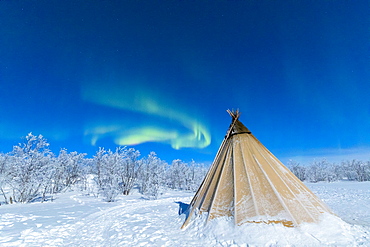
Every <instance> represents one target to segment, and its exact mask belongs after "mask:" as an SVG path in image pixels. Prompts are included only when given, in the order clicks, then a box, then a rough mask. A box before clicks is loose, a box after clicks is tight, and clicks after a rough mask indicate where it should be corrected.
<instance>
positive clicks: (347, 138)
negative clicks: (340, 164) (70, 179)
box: [0, 0, 370, 162]
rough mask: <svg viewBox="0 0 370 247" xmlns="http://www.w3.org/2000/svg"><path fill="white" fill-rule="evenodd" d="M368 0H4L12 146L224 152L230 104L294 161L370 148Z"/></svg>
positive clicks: (4, 104)
mask: <svg viewBox="0 0 370 247" xmlns="http://www.w3.org/2000/svg"><path fill="white" fill-rule="evenodd" d="M369 9H370V7H369V2H368V1H356V2H355V3H354V2H349V1H284V2H278V1H192V0H182V1H118V0H117V1H89V2H88V3H87V2H86V1H82V0H73V1H72V0H70V1H68V0H67V1H42V0H41V1H8V0H4V1H0V23H1V25H0V115H1V119H0V151H2V152H9V151H10V150H11V149H12V146H13V145H15V144H17V143H18V142H20V141H22V139H21V137H22V136H26V135H27V133H29V132H32V133H33V134H42V135H43V136H45V138H47V139H48V141H49V143H50V144H51V149H52V150H53V151H54V152H58V151H59V149H60V148H67V149H68V150H69V151H78V152H85V153H88V154H89V156H92V155H93V154H94V153H95V152H96V151H97V150H98V147H105V148H110V149H114V148H115V147H116V146H118V145H123V146H126V145H127V146H130V147H131V146H132V147H134V148H136V149H138V150H140V151H141V153H142V154H143V155H147V154H148V152H149V151H155V152H156V153H157V154H158V156H159V157H160V158H162V159H165V160H168V161H171V160H172V159H176V158H179V159H182V160H185V161H189V160H191V159H194V160H196V161H201V162H203V161H204V162H207V161H212V159H213V157H214V155H215V153H216V152H217V149H218V147H219V145H220V143H221V141H222V139H223V137H224V135H225V132H226V130H227V128H228V126H229V123H230V117H229V116H228V114H227V113H226V109H232V108H234V109H236V108H239V109H240V111H241V112H242V116H241V120H242V122H243V123H244V124H245V125H246V126H247V127H248V128H249V129H250V130H251V131H252V132H253V133H254V135H255V136H256V137H257V138H258V139H259V140H260V141H261V142H262V143H263V144H264V145H265V146H266V147H267V148H268V149H270V150H271V151H272V152H273V153H274V154H275V155H277V156H278V157H279V158H281V159H282V160H283V161H286V160H287V159H289V158H291V157H294V158H295V159H297V160H302V161H303V160H305V161H306V160H308V159H312V158H313V157H326V156H327V157H343V156H344V157H348V159H351V158H364V157H365V158H364V159H366V157H368V158H367V159H369V158H370V155H368V154H369V153H370V124H369V123H370V97H369V94H370V83H369V82H370V70H369V67H370V59H369V57H370V56H369V55H370V54H369V40H370V39H369V38H370V33H369V32H370V31H369V28H368V24H369V23H370V19H369V18H370V17H369V16H370V15H369Z"/></svg>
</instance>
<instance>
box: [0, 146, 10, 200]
mask: <svg viewBox="0 0 370 247" xmlns="http://www.w3.org/2000/svg"><path fill="white" fill-rule="evenodd" d="M8 158H9V156H8V155H5V154H2V153H0V193H1V194H2V195H3V197H4V201H5V203H6V204H8V203H9V201H8V197H7V196H6V193H5V191H4V187H5V185H6V183H7V180H8V178H9V172H8V171H9V169H8V167H7V165H8V163H7V160H8Z"/></svg>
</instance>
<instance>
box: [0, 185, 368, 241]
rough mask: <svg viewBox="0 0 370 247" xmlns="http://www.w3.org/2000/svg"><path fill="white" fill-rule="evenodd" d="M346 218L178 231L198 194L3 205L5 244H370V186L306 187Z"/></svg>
mask: <svg viewBox="0 0 370 247" xmlns="http://www.w3.org/2000/svg"><path fill="white" fill-rule="evenodd" d="M307 185H308V186H309V187H310V188H311V189H312V191H313V192H314V193H316V194H317V195H318V196H319V197H320V198H322V200H323V201H324V202H325V203H327V204H328V205H329V206H330V207H331V208H332V210H333V211H334V212H335V213H336V214H337V215H338V216H339V217H340V218H341V219H339V218H337V217H334V216H330V215H326V216H325V217H323V221H322V222H321V223H320V224H319V225H315V224H304V225H302V226H300V227H298V228H286V227H283V226H281V225H273V224H272V225H265V224H245V225H242V226H240V227H234V226H233V225H232V224H231V221H230V220H229V219H225V218H220V219H215V220H213V221H211V222H210V223H208V224H207V225H206V226H205V227H204V226H203V224H202V223H201V221H200V220H198V221H195V223H193V224H191V225H190V226H189V227H188V228H187V229H186V230H180V227H181V225H182V223H183V221H184V219H185V215H184V214H179V212H181V209H183V208H184V207H185V206H186V205H187V204H188V203H189V202H190V200H191V199H192V196H193V195H194V193H189V192H183V191H170V190H169V191H167V192H166V193H164V194H162V195H161V196H160V197H159V199H158V200H147V199H145V198H142V196H141V195H140V194H138V193H135V192H134V193H133V195H129V196H121V197H119V198H118V199H117V200H116V201H115V202H110V203H107V202H103V201H102V200H101V199H100V198H96V197H93V196H87V195H83V194H81V193H79V192H68V193H64V194H60V195H57V196H56V197H55V198H54V199H55V200H54V201H49V202H45V203H39V202H36V203H30V204H17V205H2V206H0V217H1V221H0V246H370V182H362V183H360V182H336V183H317V184H307Z"/></svg>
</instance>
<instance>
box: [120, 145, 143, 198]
mask: <svg viewBox="0 0 370 247" xmlns="http://www.w3.org/2000/svg"><path fill="white" fill-rule="evenodd" d="M116 153H117V154H118V155H119V157H120V165H119V171H118V174H119V176H120V183H119V185H120V189H121V192H122V194H124V195H128V194H129V193H130V191H131V189H132V188H133V187H134V185H135V183H136V181H137V176H138V173H139V170H140V167H141V164H142V162H141V161H139V159H138V158H139V156H140V152H139V151H137V150H135V149H134V148H126V147H124V148H121V147H120V148H117V150H116Z"/></svg>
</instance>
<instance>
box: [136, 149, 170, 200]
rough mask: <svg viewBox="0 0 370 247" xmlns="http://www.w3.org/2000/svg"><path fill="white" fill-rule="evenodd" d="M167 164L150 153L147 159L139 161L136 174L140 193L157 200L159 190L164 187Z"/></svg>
mask: <svg viewBox="0 0 370 247" xmlns="http://www.w3.org/2000/svg"><path fill="white" fill-rule="evenodd" d="M166 167H167V163H166V162H165V161H162V160H161V159H159V158H158V157H157V154H156V153H154V152H151V153H150V154H149V155H148V157H146V158H144V159H142V160H141V168H140V170H139V172H138V183H139V188H140V192H141V193H142V194H144V195H146V196H149V197H150V198H154V199H157V198H158V195H159V192H160V188H161V187H162V186H163V185H164V182H165V174H166Z"/></svg>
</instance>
